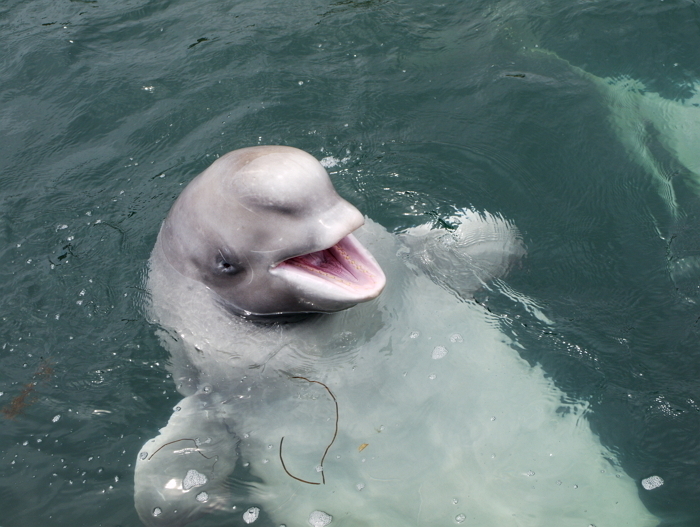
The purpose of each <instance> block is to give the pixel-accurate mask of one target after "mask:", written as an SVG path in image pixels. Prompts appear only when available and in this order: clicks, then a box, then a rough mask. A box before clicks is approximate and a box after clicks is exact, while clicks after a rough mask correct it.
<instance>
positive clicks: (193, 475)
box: [182, 469, 207, 490]
mask: <svg viewBox="0 0 700 527" xmlns="http://www.w3.org/2000/svg"><path fill="white" fill-rule="evenodd" d="M206 482H207V477H206V476H205V475H204V474H201V473H200V472H197V471H196V470H194V469H191V470H188V471H187V474H185V477H184V479H183V480H182V490H190V489H191V488H194V487H201V486H202V485H204V484H205V483H206Z"/></svg>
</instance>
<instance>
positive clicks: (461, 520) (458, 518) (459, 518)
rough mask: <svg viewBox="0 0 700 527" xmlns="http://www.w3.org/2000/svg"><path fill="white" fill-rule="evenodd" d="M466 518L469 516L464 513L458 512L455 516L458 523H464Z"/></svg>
mask: <svg viewBox="0 0 700 527" xmlns="http://www.w3.org/2000/svg"><path fill="white" fill-rule="evenodd" d="M466 519H467V517H466V516H465V515H464V514H458V515H457V516H455V521H456V522H457V523H462V522H463V521H464V520H466Z"/></svg>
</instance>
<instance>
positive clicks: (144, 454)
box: [139, 452, 148, 460]
mask: <svg viewBox="0 0 700 527" xmlns="http://www.w3.org/2000/svg"><path fill="white" fill-rule="evenodd" d="M147 457H148V452H141V453H140V454H139V459H141V460H144V459H146V458H147Z"/></svg>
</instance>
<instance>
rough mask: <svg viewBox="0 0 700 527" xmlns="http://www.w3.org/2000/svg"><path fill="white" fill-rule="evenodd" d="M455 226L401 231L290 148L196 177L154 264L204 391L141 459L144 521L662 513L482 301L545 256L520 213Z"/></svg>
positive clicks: (582, 518)
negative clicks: (535, 252) (480, 294)
mask: <svg viewBox="0 0 700 527" xmlns="http://www.w3.org/2000/svg"><path fill="white" fill-rule="evenodd" d="M363 222H364V225H362V224H363ZM451 223H453V224H457V228H456V229H455V230H453V231H446V230H439V229H430V228H429V227H416V228H414V229H410V230H409V231H407V232H404V233H402V234H401V235H398V236H397V235H392V234H390V233H388V232H387V231H386V230H384V229H383V228H382V227H380V226H379V225H377V224H375V223H373V222H372V221H370V220H366V221H365V220H364V219H363V217H362V216H361V214H360V213H359V212H358V211H357V210H356V209H355V208H354V207H352V205H350V204H349V203H347V202H346V201H344V200H343V199H342V198H340V196H338V195H337V193H336V192H335V190H334V189H333V187H332V185H331V183H330V180H329V178H328V175H327V174H326V172H325V170H324V169H323V167H321V165H320V164H319V163H318V162H317V161H316V160H315V159H314V158H313V157H311V156H310V155H308V154H306V153H304V152H301V151H299V150H296V149H293V148H288V147H255V148H247V149H242V150H237V151H234V152H231V153H229V154H227V155H226V156H223V157H222V158H220V159H219V160H217V161H216V162H215V163H214V164H213V165H212V166H211V167H209V168H208V169H207V170H206V171H205V172H203V173H202V174H200V175H199V176H198V177H197V178H195V179H194V180H193V181H192V182H191V183H190V185H188V187H187V188H186V189H185V190H184V191H183V193H182V194H181V196H180V197H179V198H178V200H177V201H176V203H175V204H174V205H173V208H172V209H171V212H170V213H169V215H168V217H167V218H166V220H165V222H164V224H163V226H162V228H161V231H160V234H159V236H158V240H157V242H156V245H155V247H154V250H153V253H152V256H151V260H150V262H149V274H148V288H149V291H150V302H149V305H148V306H147V312H148V315H149V317H150V318H151V319H152V321H153V322H155V323H157V324H158V325H159V327H160V328H161V329H159V335H160V337H161V341H162V342H163V344H164V346H166V348H167V349H168V350H169V351H170V353H171V356H172V359H171V364H170V370H171V372H172V375H173V379H174V381H175V383H176V387H177V389H178V391H179V392H180V393H181V394H182V395H183V399H182V401H180V402H179V403H178V404H177V405H176V406H175V408H174V411H173V413H172V416H171V417H170V419H169V421H168V423H167V425H166V426H165V427H164V428H162V429H161V430H160V433H159V435H158V436H157V437H155V438H153V439H151V440H149V441H147V442H146V444H145V445H144V446H143V448H142V450H141V452H140V453H139V455H138V458H137V462H136V469H135V504H136V508H137V511H138V513H139V516H140V518H141V520H142V521H143V522H144V523H145V524H146V525H154V526H157V525H164V526H176V525H185V524H188V523H190V522H192V521H194V520H196V519H197V518H198V517H200V516H201V515H203V514H205V513H211V514H212V515H213V516H212V518H213V521H215V520H216V518H217V515H221V517H222V522H223V521H226V522H227V524H228V522H231V521H234V523H235V522H237V524H248V523H253V522H259V523H260V524H264V525H268V524H269V525H280V524H285V525H288V526H297V525H298V526H302V525H313V526H317V525H324V526H325V525H328V523H329V522H330V523H331V524H332V525H347V526H353V527H355V526H380V525H381V526H389V527H392V526H399V525H401V526H403V525H416V526H422V525H450V524H455V523H457V524H460V523H463V524H464V525H479V526H494V527H496V526H499V527H500V526H503V525H514V526H543V525H557V526H565V527H566V526H571V527H573V526H579V525H590V524H593V525H598V526H599V527H600V526H602V525H615V526H630V527H632V526H634V527H640V526H646V525H649V526H651V525H655V524H656V522H655V520H654V517H653V516H652V515H650V514H649V513H648V512H647V511H646V509H645V508H644V507H643V506H642V504H641V502H640V501H639V499H638V497H637V488H636V486H635V483H634V482H633V481H632V480H631V479H630V478H629V477H628V476H627V475H626V474H625V473H624V472H622V471H621V470H620V468H619V467H618V466H617V465H616V461H615V458H614V456H613V455H612V454H611V453H610V452H609V451H607V450H606V449H605V448H604V447H603V446H602V445H601V444H600V443H599V441H598V439H597V438H596V436H594V435H593V434H592V433H591V431H590V429H589V427H588V424H587V422H586V421H585V419H584V418H583V414H584V413H585V411H586V405H585V404H584V403H580V402H577V401H570V400H568V399H567V398H566V397H565V396H564V394H563V393H561V392H560V391H559V390H558V389H557V388H556V387H554V385H553V384H552V382H551V381H550V380H548V379H547V378H546V377H545V375H544V374H543V372H542V371H541V370H540V369H539V368H537V367H535V368H533V367H531V366H530V365H529V364H527V363H526V362H525V361H524V360H522V359H521V358H520V357H519V355H518V354H517V352H516V351H515V349H514V348H515V347H517V343H514V342H511V341H509V340H508V339H507V338H506V337H505V336H504V335H503V333H502V332H501V331H500V330H499V325H500V321H499V319H498V317H497V316H496V315H493V314H491V313H489V312H487V311H486V310H484V309H483V308H481V307H480V306H479V305H477V304H476V303H475V302H472V301H470V300H469V299H470V297H471V295H472V294H473V293H474V292H475V291H477V290H478V289H480V288H483V287H489V281H490V280H492V279H493V278H496V277H500V276H504V275H505V274H506V272H507V271H508V270H509V269H510V267H511V266H512V265H513V264H514V263H515V262H517V261H518V260H519V259H520V258H521V257H522V256H523V255H524V248H523V245H522V243H521V241H520V239H519V235H518V233H517V230H516V229H515V227H514V226H512V225H511V224H510V223H509V222H508V221H506V220H504V219H503V218H501V217H499V216H496V215H490V214H487V213H476V212H473V211H464V212H461V213H459V214H457V215H456V216H455V217H454V218H451ZM385 275H386V276H387V277H388V280H385ZM382 291H383V292H382ZM380 293H381V295H380ZM231 515H234V517H235V518H232V517H231Z"/></svg>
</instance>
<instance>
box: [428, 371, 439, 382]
mask: <svg viewBox="0 0 700 527" xmlns="http://www.w3.org/2000/svg"><path fill="white" fill-rule="evenodd" d="M436 378H437V375H435V374H434V373H431V374H430V375H428V379H430V380H431V381H434V380H435V379H436Z"/></svg>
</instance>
